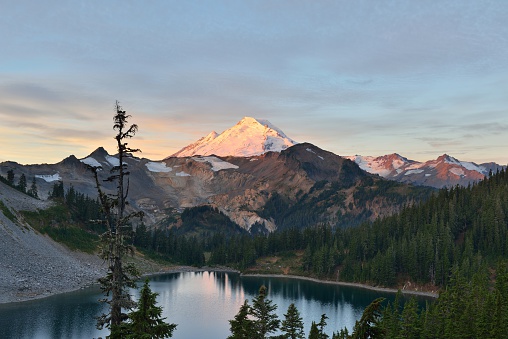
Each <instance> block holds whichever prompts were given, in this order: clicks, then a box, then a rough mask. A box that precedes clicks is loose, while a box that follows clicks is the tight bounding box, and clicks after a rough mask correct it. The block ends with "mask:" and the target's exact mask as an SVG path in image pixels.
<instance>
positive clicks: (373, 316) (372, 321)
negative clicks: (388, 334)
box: [351, 298, 385, 339]
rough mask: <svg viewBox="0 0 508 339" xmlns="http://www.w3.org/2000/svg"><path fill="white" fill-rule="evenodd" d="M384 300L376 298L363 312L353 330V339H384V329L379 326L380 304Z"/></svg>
mask: <svg viewBox="0 0 508 339" xmlns="http://www.w3.org/2000/svg"><path fill="white" fill-rule="evenodd" d="M383 300H385V298H377V299H376V300H374V301H373V302H372V303H370V305H369V306H367V307H366V308H365V310H364V311H363V314H362V317H361V319H360V320H358V321H356V324H355V327H354V328H353V334H352V335H351V337H352V338H353V339H367V338H384V337H385V332H384V329H383V328H381V327H380V326H379V320H380V317H381V313H380V309H381V303H382V302H383Z"/></svg>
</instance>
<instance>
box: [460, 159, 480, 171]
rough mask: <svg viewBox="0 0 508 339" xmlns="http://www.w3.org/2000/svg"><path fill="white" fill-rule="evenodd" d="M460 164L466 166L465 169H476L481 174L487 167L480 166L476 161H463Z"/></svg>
mask: <svg viewBox="0 0 508 339" xmlns="http://www.w3.org/2000/svg"><path fill="white" fill-rule="evenodd" d="M460 164H461V165H462V167H464V168H465V169H467V170H469V171H476V172H478V173H480V174H483V173H484V171H485V167H483V166H478V165H477V164H475V163H474V162H467V161H461V162H460Z"/></svg>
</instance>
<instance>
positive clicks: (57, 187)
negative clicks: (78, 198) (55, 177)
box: [49, 181, 65, 199]
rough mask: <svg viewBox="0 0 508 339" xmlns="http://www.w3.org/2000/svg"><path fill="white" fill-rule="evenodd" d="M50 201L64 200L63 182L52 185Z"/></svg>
mask: <svg viewBox="0 0 508 339" xmlns="http://www.w3.org/2000/svg"><path fill="white" fill-rule="evenodd" d="M49 197H50V198H51V199H63V198H65V190H64V183H63V181H58V182H56V183H54V184H53V188H52V190H51V193H49Z"/></svg>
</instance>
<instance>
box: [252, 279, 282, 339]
mask: <svg viewBox="0 0 508 339" xmlns="http://www.w3.org/2000/svg"><path fill="white" fill-rule="evenodd" d="M266 294H267V289H266V287H265V286H264V285H263V286H261V287H260V288H259V294H258V296H257V297H256V298H254V299H252V307H251V308H250V312H249V314H250V315H251V316H253V317H254V319H253V325H254V333H253V336H252V338H259V339H264V338H266V335H267V334H269V333H272V332H275V331H276V330H277V329H278V328H279V323H280V321H279V318H278V316H277V314H275V310H276V309H277V305H275V304H273V303H272V301H271V300H270V299H267V298H266Z"/></svg>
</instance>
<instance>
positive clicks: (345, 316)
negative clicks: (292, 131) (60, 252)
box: [0, 272, 394, 339]
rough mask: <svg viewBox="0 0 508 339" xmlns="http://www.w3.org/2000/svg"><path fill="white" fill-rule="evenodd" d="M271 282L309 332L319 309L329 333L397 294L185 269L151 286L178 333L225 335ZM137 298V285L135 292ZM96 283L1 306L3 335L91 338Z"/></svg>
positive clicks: (271, 293)
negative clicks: (243, 308)
mask: <svg viewBox="0 0 508 339" xmlns="http://www.w3.org/2000/svg"><path fill="white" fill-rule="evenodd" d="M141 283H142V282H140V285H141ZM261 285H265V286H267V287H268V297H269V298H270V299H272V300H273V302H274V303H275V304H277V305H278V309H277V314H278V316H279V318H280V319H283V315H284V313H285V312H286V310H287V308H288V306H289V305H290V304H291V303H294V304H295V305H296V306H297V308H298V310H299V311H300V313H301V315H302V317H303V318H304V322H305V326H306V327H305V331H306V333H307V334H308V332H309V329H310V324H311V322H312V321H319V319H320V317H321V314H323V313H326V314H327V316H328V317H329V319H328V326H327V333H328V334H330V335H331V333H332V332H333V331H334V330H338V329H340V328H343V327H348V329H349V330H351V329H352V327H353V326H354V322H355V321H356V320H357V319H359V318H360V316H361V314H362V312H363V309H364V308H365V306H367V305H368V304H369V303H370V302H371V301H372V300H374V299H375V298H377V297H379V296H384V297H387V298H389V299H393V298H394V295H393V294H386V293H384V294H383V293H379V292H374V291H369V290H364V289H358V288H353V287H348V286H337V285H331V284H320V283H315V282H312V281H306V280H299V279H288V278H267V277H241V276H240V275H238V274H233V273H224V272H184V273H172V274H165V275H159V276H154V277H152V278H151V279H150V286H151V288H152V290H153V291H155V292H157V293H159V297H158V299H157V302H158V304H159V305H161V306H162V307H163V310H164V312H163V316H164V317H167V318H168V319H167V320H168V321H169V322H172V323H176V324H178V327H177V328H176V331H175V332H174V336H173V337H174V338H177V339H178V338H211V339H213V338H226V337H227V336H228V335H229V322H228V320H230V319H233V317H234V316H235V315H236V313H237V312H238V310H239V309H240V306H241V305H242V304H243V302H244V300H245V299H248V300H249V302H250V301H251V300H252V298H254V297H255V296H257V294H258V291H259V287H260V286H261ZM132 293H133V295H134V298H135V299H137V298H138V297H139V294H138V293H139V292H138V290H133V291H132ZM100 296H101V295H100V291H99V290H98V288H91V289H87V290H82V291H77V292H72V293H67V294H62V295H57V296H53V297H50V298H46V299H41V300H34V301H30V302H25V303H16V304H7V305H0V338H5V339H10V338H93V337H98V336H103V337H104V336H105V335H106V334H107V332H106V331H102V332H100V331H98V330H97V329H96V328H95V320H94V317H96V316H98V315H99V314H100V313H101V312H103V308H104V305H101V304H99V303H98V302H97V300H98V299H99V298H100Z"/></svg>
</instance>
